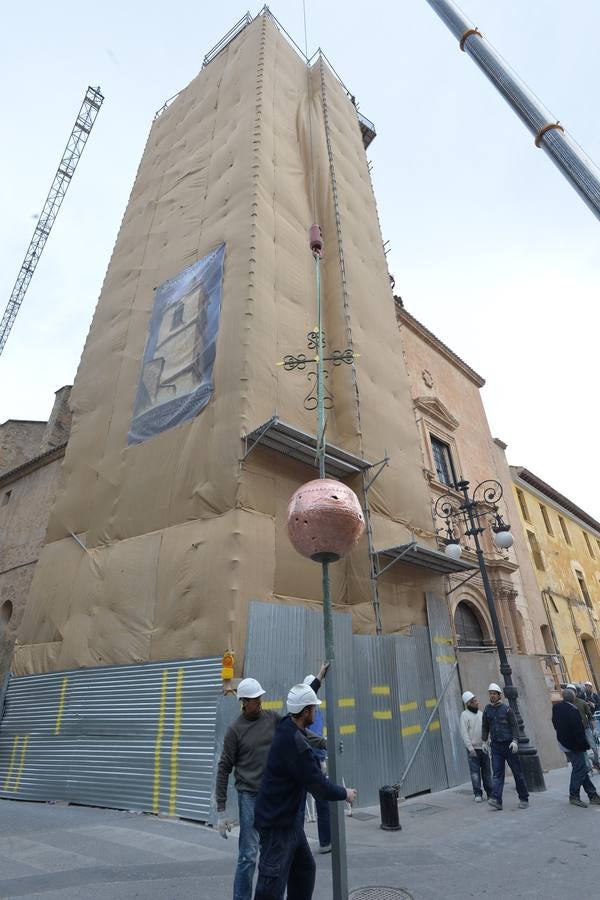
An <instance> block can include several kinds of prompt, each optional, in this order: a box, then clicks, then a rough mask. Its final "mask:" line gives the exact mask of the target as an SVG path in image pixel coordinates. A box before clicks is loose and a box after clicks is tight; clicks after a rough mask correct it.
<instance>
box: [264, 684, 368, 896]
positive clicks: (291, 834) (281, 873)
mask: <svg viewBox="0 0 600 900" xmlns="http://www.w3.org/2000/svg"><path fill="white" fill-rule="evenodd" d="M320 705H321V701H320V700H319V699H318V698H317V695H316V694H315V692H314V691H313V689H312V688H311V687H310V686H309V685H306V684H297V685H294V687H293V688H292V689H291V690H290V692H289V694H288V697H287V709H288V713H289V715H287V716H286V717H285V718H284V719H282V720H281V722H280V723H279V725H277V728H276V729H275V737H274V738H273V743H272V744H271V749H270V751H269V758H268V760H267V768H266V770H265V774H264V777H263V781H262V785H261V788H260V791H259V794H258V797H257V799H256V806H255V808H254V825H255V827H256V828H257V829H258V832H259V835H260V862H259V864H258V882H257V885H256V893H255V894H254V900H281V898H282V897H283V895H284V892H285V890H286V887H287V900H311V897H312V895H313V890H314V887H315V870H316V867H315V860H314V858H313V855H312V853H311V851H310V847H309V846H308V841H307V840H306V835H305V834H304V807H305V804H306V792H307V791H310V793H311V794H312V795H313V797H315V799H316V798H318V799H320V800H331V801H335V800H347V801H348V802H349V803H353V802H354V800H355V799H356V791H355V790H353V789H352V788H348V789H346V788H344V787H342V786H341V785H337V784H333V783H332V782H331V781H329V779H328V778H327V777H326V776H325V775H324V774H323V773H322V771H321V767H320V766H319V763H318V762H317V760H316V759H315V757H314V756H313V754H312V752H311V748H310V745H309V743H308V741H307V740H306V729H307V728H308V727H309V726H310V725H312V723H313V722H314V719H315V712H316V709H317V706H320Z"/></svg>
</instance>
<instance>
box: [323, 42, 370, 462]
mask: <svg viewBox="0 0 600 900" xmlns="http://www.w3.org/2000/svg"><path fill="white" fill-rule="evenodd" d="M319 66H320V70H321V103H322V106H323V121H324V125H325V140H326V144H327V157H328V160H329V177H330V181H331V193H332V196H333V206H334V210H335V230H336V235H337V242H338V258H339V261H340V272H341V277H342V301H343V306H344V324H345V330H346V340H347V342H348V347H349V349H350V350H352V351H354V343H353V340H352V324H351V321H350V305H349V302H348V284H347V281H346V261H345V257H344V244H343V240H342V223H341V216H340V204H339V197H338V188H337V178H336V174H335V164H334V159H333V145H332V143H331V129H330V126H329V109H328V106H327V92H326V88H325V67H324V65H323V57H322V56H321V57H320V59H319ZM351 370H352V385H353V388H354V401H355V410H356V425H357V430H358V438H359V445H360V454H361V456H362V458H363V459H364V455H365V454H364V446H363V435H362V423H361V418H360V396H359V391H358V378H357V373H356V363H355V362H354V361H353V362H352V365H351Z"/></svg>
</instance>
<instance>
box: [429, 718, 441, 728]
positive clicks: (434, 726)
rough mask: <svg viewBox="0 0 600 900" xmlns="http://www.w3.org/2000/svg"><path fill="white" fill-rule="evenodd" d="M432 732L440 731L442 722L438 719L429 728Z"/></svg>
mask: <svg viewBox="0 0 600 900" xmlns="http://www.w3.org/2000/svg"><path fill="white" fill-rule="evenodd" d="M429 730H430V731H439V730H440V720H439V719H436V720H435V722H432V723H431V725H430V726H429Z"/></svg>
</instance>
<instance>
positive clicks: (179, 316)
mask: <svg viewBox="0 0 600 900" xmlns="http://www.w3.org/2000/svg"><path fill="white" fill-rule="evenodd" d="M180 325H183V303H178V304H177V306H176V307H175V309H174V311H173V318H172V319H171V331H173V329H174V328H179V326H180Z"/></svg>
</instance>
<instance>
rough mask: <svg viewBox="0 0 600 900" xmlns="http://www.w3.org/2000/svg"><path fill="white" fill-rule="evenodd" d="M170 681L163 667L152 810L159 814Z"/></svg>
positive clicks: (167, 672) (155, 745)
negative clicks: (162, 757)
mask: <svg viewBox="0 0 600 900" xmlns="http://www.w3.org/2000/svg"><path fill="white" fill-rule="evenodd" d="M168 683H169V670H168V669H163V673H162V687H161V689H160V707H159V711H158V726H157V728H156V742H155V744H154V787H153V791H152V812H153V813H155V814H158V812H159V799H160V750H161V745H162V739H163V734H164V731H165V707H166V705H167V686H168Z"/></svg>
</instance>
